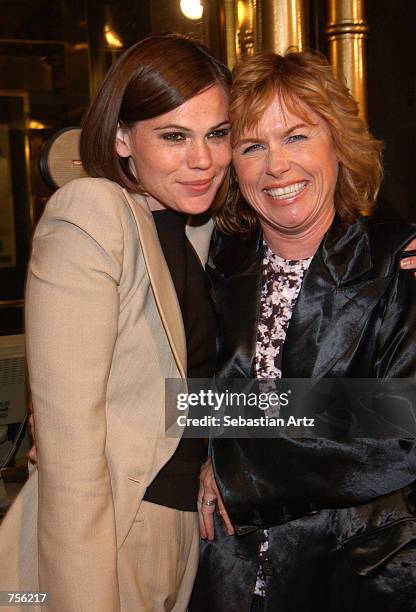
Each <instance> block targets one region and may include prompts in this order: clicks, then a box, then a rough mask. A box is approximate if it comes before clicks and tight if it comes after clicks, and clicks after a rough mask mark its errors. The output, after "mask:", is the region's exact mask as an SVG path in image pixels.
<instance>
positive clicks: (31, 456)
mask: <svg viewBox="0 0 416 612" xmlns="http://www.w3.org/2000/svg"><path fill="white" fill-rule="evenodd" d="M27 409H28V412H29V417H28V420H27V422H28V424H29V433H30V437H31V438H32V442H33V443H34V444H33V446H32V448H31V449H30V451H29V452H28V454H27V457H28V459H29V460H30V461H31V462H32V463H34V464H35V463H37V462H38V453H37V450H36V438H35V421H34V418H33V406H32V402H29V404H28V407H27Z"/></svg>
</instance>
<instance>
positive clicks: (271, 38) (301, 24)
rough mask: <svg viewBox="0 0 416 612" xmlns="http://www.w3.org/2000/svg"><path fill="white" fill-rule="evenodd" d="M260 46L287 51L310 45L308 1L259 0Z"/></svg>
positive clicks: (277, 50) (268, 49) (265, 48)
mask: <svg viewBox="0 0 416 612" xmlns="http://www.w3.org/2000/svg"><path fill="white" fill-rule="evenodd" d="M257 4H258V18H259V19H258V26H259V29H260V32H259V34H258V38H259V46H260V47H261V49H263V50H266V51H274V52H275V53H285V51H286V50H287V49H288V48H289V47H297V49H299V51H301V50H302V49H304V48H305V47H307V46H308V28H307V23H308V15H307V9H308V2H307V1H306V0H257Z"/></svg>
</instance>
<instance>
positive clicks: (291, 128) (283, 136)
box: [237, 123, 311, 145]
mask: <svg viewBox="0 0 416 612" xmlns="http://www.w3.org/2000/svg"><path fill="white" fill-rule="evenodd" d="M305 127H306V128H310V127H311V124H308V123H297V124H296V125H292V127H290V128H289V129H287V130H286V131H284V132H283V134H282V138H286V137H287V136H289V134H291V133H292V132H295V131H296V130H299V129H300V128H305ZM254 140H255V141H256V142H257V141H260V142H261V138H256V137H253V138H241V139H240V140H238V141H237V144H238V145H241V144H245V143H247V142H253V141H254Z"/></svg>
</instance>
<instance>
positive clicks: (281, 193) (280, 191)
mask: <svg viewBox="0 0 416 612" xmlns="http://www.w3.org/2000/svg"><path fill="white" fill-rule="evenodd" d="M306 183H307V181H302V182H301V183H293V185H288V186H287V187H278V188H277V189H266V190H265V191H266V193H268V194H269V195H271V196H272V198H282V199H283V198H287V196H294V195H296V194H297V193H300V192H301V191H303V189H305V187H306Z"/></svg>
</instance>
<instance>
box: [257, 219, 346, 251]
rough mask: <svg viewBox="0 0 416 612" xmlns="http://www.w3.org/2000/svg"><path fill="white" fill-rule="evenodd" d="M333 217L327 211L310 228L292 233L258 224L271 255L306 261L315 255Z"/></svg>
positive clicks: (295, 230) (263, 223)
mask: <svg viewBox="0 0 416 612" xmlns="http://www.w3.org/2000/svg"><path fill="white" fill-rule="evenodd" d="M334 216H335V212H334V211H333V210H329V211H328V212H327V213H326V215H325V217H324V218H322V217H320V218H319V220H318V221H317V222H316V223H313V224H312V225H311V226H310V227H306V228H302V229H296V228H295V229H294V230H293V232H287V231H280V229H279V228H276V227H271V226H270V225H267V224H266V223H265V222H263V221H261V222H260V224H261V226H262V229H263V234H264V239H265V241H266V243H267V245H268V246H269V247H270V249H271V250H272V251H273V253H275V254H276V255H279V257H282V258H283V259H292V260H297V259H307V258H308V257H312V256H313V255H315V253H316V251H317V249H318V247H319V245H320V244H321V241H322V238H323V237H324V235H325V233H326V231H327V230H328V228H329V227H330V225H331V223H332V221H333V219H334Z"/></svg>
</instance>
